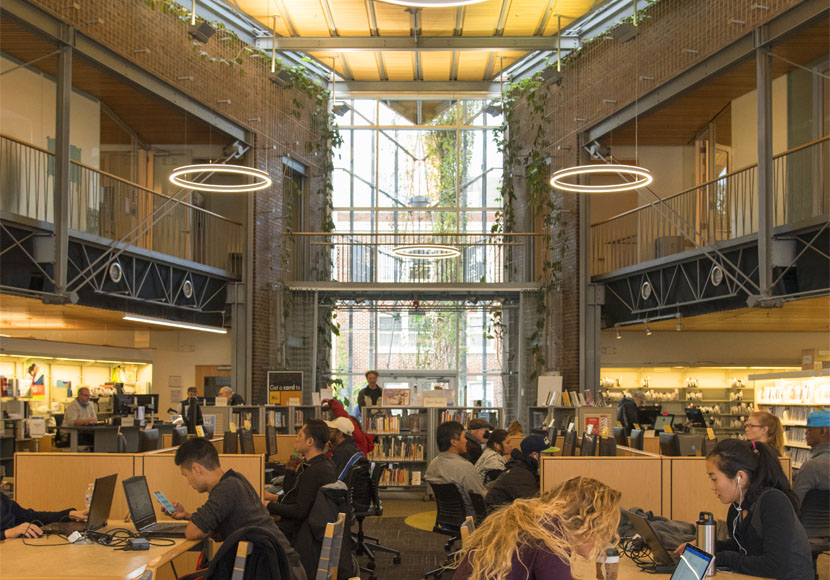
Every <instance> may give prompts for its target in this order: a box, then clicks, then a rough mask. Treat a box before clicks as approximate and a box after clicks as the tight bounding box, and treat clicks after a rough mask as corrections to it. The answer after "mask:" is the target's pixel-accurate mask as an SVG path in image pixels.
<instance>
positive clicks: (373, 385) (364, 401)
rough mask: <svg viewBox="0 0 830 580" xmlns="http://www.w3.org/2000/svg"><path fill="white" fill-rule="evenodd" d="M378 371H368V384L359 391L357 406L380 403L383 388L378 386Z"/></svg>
mask: <svg viewBox="0 0 830 580" xmlns="http://www.w3.org/2000/svg"><path fill="white" fill-rule="evenodd" d="M378 376H379V375H378V372H377V371H366V386H365V387H363V388H362V389H360V391H358V393H357V406H358V407H365V406H366V405H369V404H370V402H371V404H372V405H375V406H377V405H379V404H380V398H381V395H382V394H383V390H382V389H381V388H380V387H379V386H378Z"/></svg>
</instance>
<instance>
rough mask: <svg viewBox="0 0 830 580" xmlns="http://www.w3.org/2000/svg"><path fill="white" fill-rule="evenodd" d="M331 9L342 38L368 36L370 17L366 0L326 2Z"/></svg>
mask: <svg viewBox="0 0 830 580" xmlns="http://www.w3.org/2000/svg"><path fill="white" fill-rule="evenodd" d="M324 1H328V3H329V6H330V7H331V14H332V18H334V25H335V27H337V32H338V34H340V36H366V31H367V30H369V15H368V14H367V12H366V2H364V0H335V1H333V2H332V1H330V0H324Z"/></svg>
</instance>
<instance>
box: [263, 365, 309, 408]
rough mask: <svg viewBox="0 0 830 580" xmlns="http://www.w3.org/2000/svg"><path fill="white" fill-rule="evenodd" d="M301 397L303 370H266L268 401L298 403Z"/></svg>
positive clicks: (286, 403) (282, 403) (283, 403)
mask: <svg viewBox="0 0 830 580" xmlns="http://www.w3.org/2000/svg"><path fill="white" fill-rule="evenodd" d="M302 399H303V371H268V403H269V404H271V405H289V404H292V403H293V404H299V403H300V401H302Z"/></svg>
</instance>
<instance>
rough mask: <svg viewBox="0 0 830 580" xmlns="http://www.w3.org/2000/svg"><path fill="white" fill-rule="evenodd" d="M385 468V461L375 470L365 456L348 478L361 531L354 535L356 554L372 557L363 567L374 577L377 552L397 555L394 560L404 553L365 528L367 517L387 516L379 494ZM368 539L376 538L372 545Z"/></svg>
mask: <svg viewBox="0 0 830 580" xmlns="http://www.w3.org/2000/svg"><path fill="white" fill-rule="evenodd" d="M385 468H386V464H385V463H376V464H375V469H374V470H371V465H370V463H369V460H367V459H365V458H361V459H358V460H357V461H356V462H355V463H354V465H352V467H351V469H349V473H348V476H347V477H346V481H347V483H346V486H347V487H348V488H349V504H350V506H351V510H352V517H354V519H355V521H356V522H357V533H356V535H355V536H356V537H355V538H354V546H355V548H354V553H355V555H357V556H361V555H363V554H365V555H366V556H368V558H369V561H368V562H367V563H366V566H361V570H363V571H365V572H368V573H369V574H370V577H371V578H374V576H375V573H374V571H375V552H376V551H378V552H387V553H389V554H394V557H393V558H392V563H393V564H400V563H401V553H400V552H399V551H398V550H395V549H393V548H389V547H387V546H383V545H381V544H380V540H379V539H377V538H371V537H369V536H367V535H366V534H365V533H364V531H363V521H364V520H365V519H366V518H368V517H374V516H378V517H379V516H382V515H383V503H382V502H381V500H380V495H379V493H378V483H379V482H380V478H381V476H382V475H383V470H384V469H385ZM370 470H371V471H370ZM366 540H373V542H374V543H371V544H370V543H369V542H367V541H366Z"/></svg>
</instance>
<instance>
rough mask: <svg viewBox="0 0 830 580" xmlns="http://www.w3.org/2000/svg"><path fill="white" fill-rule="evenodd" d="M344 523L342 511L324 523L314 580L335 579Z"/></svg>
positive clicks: (344, 518) (344, 517)
mask: <svg viewBox="0 0 830 580" xmlns="http://www.w3.org/2000/svg"><path fill="white" fill-rule="evenodd" d="M345 525H346V514H344V513H339V514H337V520H336V521H334V522H329V523H327V524H326V532H325V534H324V535H323V549H322V550H321V552H320V562H319V563H318V564H317V576H316V577H315V578H316V580H336V579H337V567H338V563H339V562H340V547H341V546H342V545H343V529H344V527H345ZM235 572H236V571H235V570H234V573H235Z"/></svg>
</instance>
